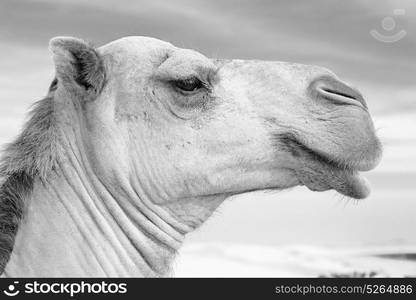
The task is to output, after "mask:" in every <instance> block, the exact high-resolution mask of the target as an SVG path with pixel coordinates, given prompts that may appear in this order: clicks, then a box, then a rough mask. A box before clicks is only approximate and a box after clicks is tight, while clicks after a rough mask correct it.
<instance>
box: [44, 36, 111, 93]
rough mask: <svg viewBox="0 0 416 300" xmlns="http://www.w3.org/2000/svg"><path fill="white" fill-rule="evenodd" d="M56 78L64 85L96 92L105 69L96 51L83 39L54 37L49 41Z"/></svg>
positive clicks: (100, 84) (102, 81) (103, 79)
mask: <svg viewBox="0 0 416 300" xmlns="http://www.w3.org/2000/svg"><path fill="white" fill-rule="evenodd" d="M49 49H50V50H51V52H52V53H53V59H54V62H55V67H56V74H57V77H58V80H59V81H61V82H62V83H63V84H64V86H67V87H76V88H81V89H84V90H86V91H88V92H93V93H96V94H98V93H99V92H100V91H101V89H102V87H103V85H104V81H105V69H104V64H103V61H102V58H101V57H100V55H99V54H98V53H97V51H96V50H95V49H94V48H93V47H92V46H90V45H88V44H87V43H86V42H84V41H83V40H80V39H77V38H72V37H55V38H53V39H51V40H50V42H49Z"/></svg>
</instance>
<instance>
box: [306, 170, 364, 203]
mask: <svg viewBox="0 0 416 300" xmlns="http://www.w3.org/2000/svg"><path fill="white" fill-rule="evenodd" d="M302 177H303V178H302ZM300 181H301V182H302V183H303V184H304V185H305V186H306V187H307V188H308V189H310V190H311V191H314V192H323V191H328V190H335V191H337V192H338V193H340V194H342V195H344V196H347V197H350V198H354V199H364V198H367V197H368V196H369V194H370V187H369V184H368V181H367V179H366V178H364V177H363V176H361V174H360V173H358V172H345V171H339V170H338V171H332V172H329V173H327V174H310V175H309V176H306V177H305V176H301V178H300Z"/></svg>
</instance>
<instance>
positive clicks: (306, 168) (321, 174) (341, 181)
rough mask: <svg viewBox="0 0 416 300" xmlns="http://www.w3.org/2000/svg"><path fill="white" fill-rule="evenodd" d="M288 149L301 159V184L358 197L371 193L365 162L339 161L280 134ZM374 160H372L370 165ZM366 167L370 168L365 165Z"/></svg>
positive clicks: (312, 189)
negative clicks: (361, 163)
mask: <svg viewBox="0 0 416 300" xmlns="http://www.w3.org/2000/svg"><path fill="white" fill-rule="evenodd" d="M279 141H280V142H282V143H283V144H284V145H285V147H286V150H288V151H289V152H290V153H291V154H292V156H293V157H295V158H296V160H297V166H296V168H295V169H296V170H295V173H296V175H297V178H298V180H299V182H300V184H301V185H304V186H306V187H307V188H309V189H310V190H311V191H327V190H335V191H337V192H338V193H340V194H342V195H345V196H347V197H351V198H354V199H364V198H367V197H368V196H369V194H370V187H369V183H368V181H367V180H366V179H365V178H364V177H363V176H362V175H361V174H360V171H364V169H365V168H362V165H359V164H357V163H356V162H353V161H342V162H341V161H339V160H336V159H333V158H331V157H329V156H328V155H325V154H323V153H321V152H319V151H316V150H314V149H311V148H309V147H308V146H307V145H305V144H304V143H302V142H300V141H299V140H298V139H296V138H295V137H293V136H287V135H285V136H284V137H282V136H280V137H279ZM372 163H373V162H368V165H370V164H372ZM365 170H368V168H367V169H365Z"/></svg>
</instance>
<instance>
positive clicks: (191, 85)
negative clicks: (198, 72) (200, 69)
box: [173, 77, 204, 93]
mask: <svg viewBox="0 0 416 300" xmlns="http://www.w3.org/2000/svg"><path fill="white" fill-rule="evenodd" d="M173 85H174V86H175V87H176V88H177V89H179V90H180V91H181V92H184V93H192V92H196V91H198V90H199V89H201V88H203V87H204V83H203V82H202V81H201V80H199V79H198V78H196V77H191V78H187V79H181V80H175V81H174V82H173Z"/></svg>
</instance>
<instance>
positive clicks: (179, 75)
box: [50, 37, 381, 227]
mask: <svg viewBox="0 0 416 300" xmlns="http://www.w3.org/2000/svg"><path fill="white" fill-rule="evenodd" d="M50 47H51V50H52V52H53V54H54V61H55V64H56V73H57V79H58V80H57V82H58V83H57V87H56V91H55V93H56V97H55V99H61V100H59V101H58V103H57V104H56V105H57V108H58V112H57V114H58V115H60V117H58V119H59V120H60V121H61V124H62V126H64V127H66V128H71V130H68V131H66V132H72V133H73V134H74V136H76V139H77V145H79V148H80V149H83V150H82V151H83V157H84V158H85V161H86V162H87V163H88V164H89V165H91V169H92V170H93V172H94V173H95V174H96V176H97V178H99V180H100V181H101V182H102V183H103V184H104V185H107V186H108V187H109V188H110V189H112V191H113V193H114V194H117V193H123V192H125V191H134V192H135V193H136V194H139V195H142V196H141V197H142V198H146V199H149V201H150V202H151V203H152V204H153V205H158V206H160V207H164V208H165V209H166V211H168V212H169V213H172V214H174V215H175V217H176V218H177V219H179V220H180V221H182V222H183V223H185V224H187V225H188V226H190V227H196V226H198V225H199V224H200V223H201V222H202V221H203V219H205V218H206V216H207V215H209V214H210V213H211V212H212V211H213V210H214V209H215V207H217V206H218V205H219V204H220V203H221V202H222V201H223V200H224V199H225V198H226V197H228V196H230V195H236V194H241V193H245V192H248V191H255V190H266V189H273V190H281V189H285V188H289V187H293V186H297V185H305V186H306V187H308V188H309V189H310V190H313V191H325V190H330V189H334V190H336V191H338V192H339V193H341V194H343V195H346V196H348V197H352V198H357V199H358V198H364V197H366V196H367V195H368V193H369V188H368V185H367V183H366V180H365V179H364V178H363V177H361V175H360V172H361V171H368V170H371V169H372V168H374V167H375V166H376V165H377V163H378V161H379V158H380V155H381V146H380V143H379V140H378V139H377V137H376V135H375V131H374V127H373V123H372V120H371V117H370V114H369V111H368V107H367V104H366V102H365V100H364V98H363V96H362V95H361V94H360V93H359V92H358V91H357V90H356V89H354V88H352V87H350V86H349V85H347V84H346V83H344V82H343V81H341V80H340V79H338V77H337V76H336V75H334V74H333V73H332V72H330V71H328V70H327V69H324V68H321V67H316V66H308V65H301V64H294V63H285V62H268V61H254V60H253V61H246V60H220V59H210V58H207V57H205V56H204V55H202V54H200V53H198V52H196V51H193V50H188V49H181V48H177V47H175V46H173V45H172V44H169V43H167V42H163V41H160V40H157V39H152V38H146V37H127V38H123V39H120V40H117V41H114V42H112V43H110V44H107V45H105V46H103V47H100V48H98V49H94V48H92V47H91V46H89V45H88V44H86V43H85V42H83V41H81V40H78V39H75V38H65V37H58V38H55V39H53V40H52V41H51V44H50ZM59 108H61V110H60V112H59ZM75 124H78V125H75ZM125 193H127V192H125Z"/></svg>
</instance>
